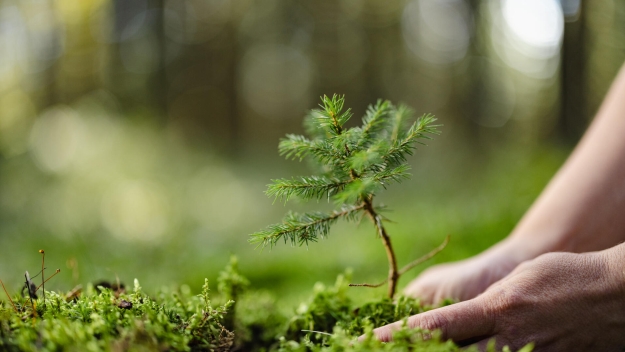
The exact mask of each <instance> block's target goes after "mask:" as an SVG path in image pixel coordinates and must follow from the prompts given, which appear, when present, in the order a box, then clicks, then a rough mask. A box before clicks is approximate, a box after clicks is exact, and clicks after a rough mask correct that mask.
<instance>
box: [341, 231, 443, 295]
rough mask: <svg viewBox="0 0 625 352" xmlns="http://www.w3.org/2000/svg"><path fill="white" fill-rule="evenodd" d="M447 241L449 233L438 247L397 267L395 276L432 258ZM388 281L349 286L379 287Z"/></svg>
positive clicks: (351, 285)
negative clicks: (397, 270)
mask: <svg viewBox="0 0 625 352" xmlns="http://www.w3.org/2000/svg"><path fill="white" fill-rule="evenodd" d="M448 243H449V235H447V237H445V240H444V241H443V243H441V244H440V245H439V246H438V247H436V248H434V249H433V250H431V251H430V252H429V253H427V254H426V255H424V256H423V257H421V258H418V259H416V260H414V261H412V262H411V263H408V264H406V265H405V266H404V267H403V268H401V269H399V272H398V273H397V276H402V275H404V274H405V273H406V271H408V270H410V269H412V268H414V267H415V266H417V265H419V264H421V263H423V262H424V261H426V260H428V259H430V258H432V257H433V256H435V255H437V254H438V253H439V252H440V251H442V250H443V249H444V248H445V246H447V244H448ZM387 282H388V279H385V280H384V281H382V282H379V283H377V284H367V283H365V284H349V286H350V287H380V286H382V285H384V284H385V283H387Z"/></svg>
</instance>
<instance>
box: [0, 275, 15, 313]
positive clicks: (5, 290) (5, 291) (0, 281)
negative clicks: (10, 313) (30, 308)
mask: <svg viewBox="0 0 625 352" xmlns="http://www.w3.org/2000/svg"><path fill="white" fill-rule="evenodd" d="M0 284H2V288H3V289H4V293H5V294H6V295H7V297H8V298H9V301H10V302H11V305H12V306H13V309H14V310H15V313H17V307H15V303H13V300H12V299H11V296H10V295H9V293H8V292H7V288H6V287H4V282H2V280H0Z"/></svg>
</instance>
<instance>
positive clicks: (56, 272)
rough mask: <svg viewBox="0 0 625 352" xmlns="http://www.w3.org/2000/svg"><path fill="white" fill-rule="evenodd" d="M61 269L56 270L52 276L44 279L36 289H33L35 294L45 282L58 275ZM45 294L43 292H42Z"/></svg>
mask: <svg viewBox="0 0 625 352" xmlns="http://www.w3.org/2000/svg"><path fill="white" fill-rule="evenodd" d="M60 272H61V269H56V271H55V272H54V274H52V276H50V277H49V278H47V279H46V281H44V282H42V283H41V285H39V286H37V289H35V292H37V291H39V288H40V287H41V286H43V284H45V283H46V282H48V281H50V279H51V278H53V277H55V276H56V274H58V273H60ZM44 292H45V291H44Z"/></svg>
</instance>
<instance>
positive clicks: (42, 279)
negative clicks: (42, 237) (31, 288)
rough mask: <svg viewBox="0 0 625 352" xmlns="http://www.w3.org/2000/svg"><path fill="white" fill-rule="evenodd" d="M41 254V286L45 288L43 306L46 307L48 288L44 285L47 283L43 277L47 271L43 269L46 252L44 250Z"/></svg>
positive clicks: (41, 250) (40, 251)
mask: <svg viewBox="0 0 625 352" xmlns="http://www.w3.org/2000/svg"><path fill="white" fill-rule="evenodd" d="M39 253H41V286H43V306H44V307H45V306H46V286H45V285H44V284H45V283H46V280H45V279H44V277H43V269H45V268H44V267H43V265H44V263H45V261H46V252H44V251H43V249H40V250H39ZM35 292H37V290H35Z"/></svg>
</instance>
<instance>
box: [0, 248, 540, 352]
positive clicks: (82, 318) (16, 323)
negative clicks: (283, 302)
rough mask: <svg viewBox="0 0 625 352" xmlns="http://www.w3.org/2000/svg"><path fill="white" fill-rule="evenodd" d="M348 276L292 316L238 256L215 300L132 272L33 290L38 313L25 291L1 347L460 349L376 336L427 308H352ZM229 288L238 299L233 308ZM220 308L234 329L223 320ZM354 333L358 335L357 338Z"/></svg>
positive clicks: (5, 325) (398, 304)
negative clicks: (114, 280)
mask: <svg viewBox="0 0 625 352" xmlns="http://www.w3.org/2000/svg"><path fill="white" fill-rule="evenodd" d="M349 278H350V274H349V273H347V274H345V275H340V276H339V277H338V278H337V280H336V283H335V285H333V286H329V287H326V286H324V285H322V284H320V283H319V284H316V285H315V288H314V292H313V295H312V296H311V297H310V298H309V299H308V300H307V301H305V302H304V303H302V304H301V305H300V306H299V307H298V308H297V309H295V311H294V313H293V314H292V316H291V317H290V318H289V317H288V316H287V315H286V314H283V313H282V312H280V309H279V307H278V305H277V302H278V301H277V300H276V298H275V297H273V296H272V295H271V294H269V293H267V292H258V291H256V292H255V291H249V283H248V281H247V279H246V278H245V277H244V276H242V275H241V274H240V273H239V271H238V268H237V261H236V258H232V259H231V262H230V264H229V265H228V266H227V267H226V269H225V270H224V271H223V272H221V273H220V275H219V284H218V287H219V288H220V290H219V295H218V299H220V300H222V301H226V303H225V304H221V305H215V304H213V303H211V299H210V298H211V297H210V296H209V293H210V291H209V286H208V280H205V281H204V285H203V286H202V291H201V293H200V294H199V295H192V294H191V292H190V289H189V288H188V287H186V286H182V287H181V288H179V289H178V290H175V291H173V292H171V291H167V290H164V291H161V292H159V293H157V294H156V295H155V296H153V297H152V296H149V295H147V294H145V293H144V292H143V291H142V289H141V286H140V285H139V282H138V281H137V280H135V284H134V289H133V290H132V292H129V293H127V292H123V291H112V290H110V289H107V288H104V287H101V286H99V287H97V288H94V287H93V286H91V285H90V286H88V287H87V289H86V290H85V292H84V293H83V294H82V295H80V296H79V297H76V296H73V295H64V294H60V293H55V292H47V293H46V297H47V299H46V303H47V304H46V306H45V308H44V306H43V304H42V303H43V302H42V300H41V299H39V300H37V301H36V311H37V313H36V314H34V313H33V310H32V306H31V305H30V301H29V300H28V299H27V298H24V297H21V296H20V297H15V299H14V301H15V304H16V307H17V309H18V312H17V313H16V312H14V310H13V307H12V306H11V305H8V304H2V305H0V350H1V351H68V350H76V351H141V350H146V351H154V350H168V351H319V352H321V351H323V352H325V351H460V349H459V348H458V347H457V346H456V345H454V344H453V343H452V342H450V341H447V342H444V341H441V340H440V339H439V337H438V335H437V333H436V332H434V333H433V334H428V335H431V336H432V337H433V338H431V339H428V340H424V339H423V338H422V337H423V331H421V330H418V329H408V328H407V327H404V328H402V329H401V330H398V331H397V332H396V333H395V335H394V340H393V341H392V342H389V343H382V342H379V341H378V340H377V339H375V338H374V336H373V334H372V329H373V327H377V326H381V325H384V324H387V323H391V322H394V321H399V320H402V319H405V318H407V317H408V316H410V315H412V314H417V313H420V312H423V311H425V310H426V309H429V308H428V307H423V306H421V305H420V304H419V302H418V301H417V300H415V299H412V298H406V297H399V298H398V299H397V300H396V301H392V300H390V299H388V298H379V299H374V300H372V301H370V302H367V303H365V304H363V305H361V306H360V307H358V306H356V305H355V304H354V302H353V301H352V300H351V299H350V298H349V297H348V295H347V289H348V283H349ZM233 297H236V298H237V299H238V300H239V301H238V303H237V305H236V310H234V302H233V301H231V300H229V299H230V298H233ZM3 303H4V302H3ZM228 316H231V317H232V320H233V321H232V327H233V328H229V327H227V326H225V324H226V323H225V321H226V320H227V317H228ZM361 335H364V336H365V337H364V340H363V341H362V342H356V338H357V337H358V336H361ZM493 350H494V349H493ZM530 350H531V346H530V347H528V348H526V349H524V350H523V351H524V352H529V351H530ZM504 351H505V349H504Z"/></svg>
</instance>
